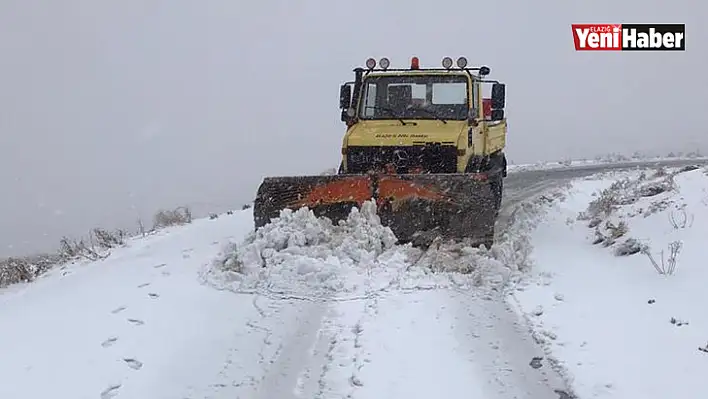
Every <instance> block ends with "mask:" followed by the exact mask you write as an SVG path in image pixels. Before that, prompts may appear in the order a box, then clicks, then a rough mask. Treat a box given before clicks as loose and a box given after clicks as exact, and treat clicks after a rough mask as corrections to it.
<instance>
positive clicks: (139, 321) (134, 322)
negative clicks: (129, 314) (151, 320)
mask: <svg viewBox="0 0 708 399" xmlns="http://www.w3.org/2000/svg"><path fill="white" fill-rule="evenodd" d="M128 322H129V323H130V324H133V325H136V326H142V325H143V324H145V322H144V321H142V320H140V319H128Z"/></svg>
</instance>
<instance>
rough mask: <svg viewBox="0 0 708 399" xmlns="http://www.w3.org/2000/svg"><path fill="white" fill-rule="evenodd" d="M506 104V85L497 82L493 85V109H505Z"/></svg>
mask: <svg viewBox="0 0 708 399" xmlns="http://www.w3.org/2000/svg"><path fill="white" fill-rule="evenodd" d="M505 104H506V85H505V84H504V83H495V84H493V85H492V109H504V105H505Z"/></svg>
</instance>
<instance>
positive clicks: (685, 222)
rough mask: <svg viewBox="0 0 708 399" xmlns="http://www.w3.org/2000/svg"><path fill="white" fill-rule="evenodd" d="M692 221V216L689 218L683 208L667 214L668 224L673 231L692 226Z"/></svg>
mask: <svg viewBox="0 0 708 399" xmlns="http://www.w3.org/2000/svg"><path fill="white" fill-rule="evenodd" d="M693 219H694V215H693V214H691V216H688V214H687V213H686V209H683V208H681V209H679V210H678V211H671V212H670V213H669V223H671V227H673V228H674V229H675V230H679V229H685V228H686V227H691V226H693Z"/></svg>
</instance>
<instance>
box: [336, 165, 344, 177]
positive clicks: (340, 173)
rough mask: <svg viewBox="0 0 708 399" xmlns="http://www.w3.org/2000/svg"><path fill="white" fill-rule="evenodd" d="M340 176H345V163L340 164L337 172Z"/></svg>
mask: <svg viewBox="0 0 708 399" xmlns="http://www.w3.org/2000/svg"><path fill="white" fill-rule="evenodd" d="M337 174H338V175H343V174H345V173H344V162H340V163H339V170H337Z"/></svg>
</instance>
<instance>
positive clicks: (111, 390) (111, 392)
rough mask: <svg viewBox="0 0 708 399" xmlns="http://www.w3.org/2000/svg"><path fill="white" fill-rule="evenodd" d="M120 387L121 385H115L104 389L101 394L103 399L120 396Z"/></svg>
mask: <svg viewBox="0 0 708 399" xmlns="http://www.w3.org/2000/svg"><path fill="white" fill-rule="evenodd" d="M120 387H121V384H114V385H111V386H109V387H108V388H106V389H104V390H103V392H101V399H111V398H113V397H115V396H116V395H118V389H120Z"/></svg>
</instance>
